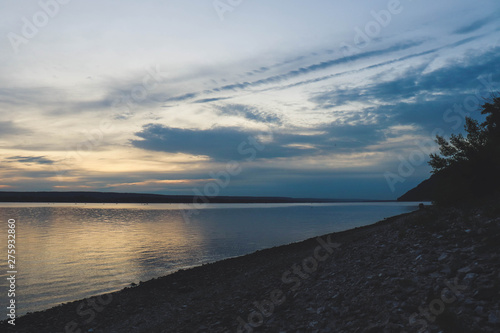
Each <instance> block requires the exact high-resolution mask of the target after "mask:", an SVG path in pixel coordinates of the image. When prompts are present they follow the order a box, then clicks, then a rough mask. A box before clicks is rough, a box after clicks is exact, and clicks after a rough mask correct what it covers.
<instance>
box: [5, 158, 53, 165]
mask: <svg viewBox="0 0 500 333" xmlns="http://www.w3.org/2000/svg"><path fill="white" fill-rule="evenodd" d="M6 159H7V160H9V161H15V162H19V163H26V164H30V163H34V164H54V163H55V161H53V160H50V159H48V158H46V157H45V156H11V157H7V158H6Z"/></svg>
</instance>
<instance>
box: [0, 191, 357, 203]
mask: <svg viewBox="0 0 500 333" xmlns="http://www.w3.org/2000/svg"><path fill="white" fill-rule="evenodd" d="M346 201H356V200H347V199H345V200H344V199H310V198H287V197H227V196H226V197H224V196H218V197H213V198H208V197H195V196H192V195H161V194H143V193H114V192H2V191H0V202H71V203H72V202H77V203H193V202H196V203H200V204H201V203H205V202H210V203H299V202H346ZM357 201H366V200H357Z"/></svg>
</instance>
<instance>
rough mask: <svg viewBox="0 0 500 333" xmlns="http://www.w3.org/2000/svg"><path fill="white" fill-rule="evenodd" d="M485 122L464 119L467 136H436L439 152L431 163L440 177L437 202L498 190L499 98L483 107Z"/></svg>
mask: <svg viewBox="0 0 500 333" xmlns="http://www.w3.org/2000/svg"><path fill="white" fill-rule="evenodd" d="M481 114H482V115H485V116H486V119H485V121H484V122H483V123H479V122H478V121H477V120H474V119H472V118H470V117H467V118H466V119H465V132H466V133H467V134H466V135H465V136H464V135H462V134H458V135H456V134H452V135H451V137H450V139H449V141H447V140H446V139H445V138H443V137H442V136H439V135H438V136H436V143H437V144H438V145H439V152H440V154H431V155H430V158H431V160H430V161H429V164H430V165H431V167H432V172H433V174H434V175H435V176H437V178H438V179H439V182H438V187H439V190H438V192H439V200H437V201H438V202H439V201H441V202H456V201H460V199H470V198H479V197H481V196H484V195H489V194H492V193H496V192H498V191H499V188H500V97H498V96H493V97H492V100H491V102H486V103H485V104H483V105H482V107H481Z"/></svg>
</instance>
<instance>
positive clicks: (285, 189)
mask: <svg viewBox="0 0 500 333" xmlns="http://www.w3.org/2000/svg"><path fill="white" fill-rule="evenodd" d="M0 9H1V10H0V51H1V52H0V190H3V191H108V192H140V193H160V194H183V195H186V194H187V195H200V196H201V195H204V196H217V195H243V196H289V197H309V198H354V199H361V198H362V199H396V198H397V197H398V196H400V195H402V194H403V193H405V192H406V191H408V190H410V189H411V188H413V187H414V186H416V185H417V184H418V183H420V182H421V181H423V180H424V179H426V178H428V177H429V176H430V174H431V173H430V171H431V169H430V167H429V165H428V164H427V162H428V160H429V156H428V155H429V153H432V152H435V151H436V145H435V143H434V142H433V139H434V137H435V135H436V134H440V135H444V136H448V135H450V134H451V133H458V132H461V131H463V125H464V123H465V121H464V118H465V117H466V116H471V117H473V118H476V119H480V118H481V117H480V115H479V112H478V110H479V107H480V105H481V104H482V103H484V101H485V98H488V97H489V96H491V93H492V92H495V91H500V19H499V18H500V3H499V2H498V1H495V0H484V1H481V2H478V1H472V0H453V1H451V0H443V1H430V0H420V1H412V0H400V1H398V0H389V1H387V0H384V1H379V0H375V1H374V0H371V1H356V2H354V1H350V2H348V1H327V0H316V1H299V0H286V1H285V0H276V1H265V0H252V1H246V0H215V1H214V0H196V1H195V0H168V1H165V0H144V1H141V2H139V1H130V0H121V1H118V0H109V1H82V0H40V1H31V0H23V1H13V0H0Z"/></svg>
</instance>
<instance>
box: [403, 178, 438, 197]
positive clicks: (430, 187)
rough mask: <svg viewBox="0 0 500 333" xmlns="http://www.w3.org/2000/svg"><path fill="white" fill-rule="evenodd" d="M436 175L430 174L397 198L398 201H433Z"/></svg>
mask: <svg viewBox="0 0 500 333" xmlns="http://www.w3.org/2000/svg"><path fill="white" fill-rule="evenodd" d="M436 184H437V181H436V177H435V175H432V176H431V177H430V178H429V179H426V180H424V181H423V182H421V183H420V184H418V185H417V186H416V187H414V188H412V189H411V190H409V191H408V192H406V193H405V194H403V195H402V196H400V197H399V198H398V201H434V200H435V199H436V186H437V185H436Z"/></svg>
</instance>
